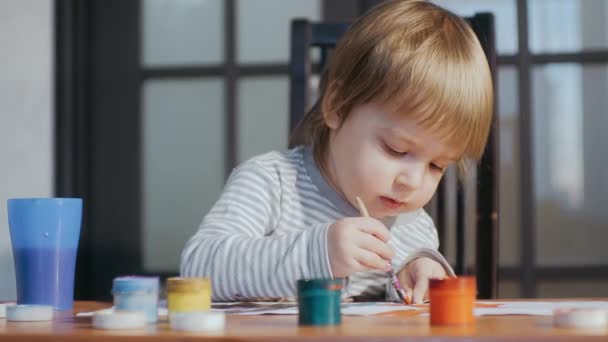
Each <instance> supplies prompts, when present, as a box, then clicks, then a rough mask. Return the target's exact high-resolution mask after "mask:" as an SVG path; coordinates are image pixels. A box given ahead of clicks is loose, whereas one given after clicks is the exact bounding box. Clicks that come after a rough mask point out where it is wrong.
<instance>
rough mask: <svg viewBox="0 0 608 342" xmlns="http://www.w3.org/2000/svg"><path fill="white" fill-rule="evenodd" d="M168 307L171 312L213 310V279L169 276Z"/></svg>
mask: <svg viewBox="0 0 608 342" xmlns="http://www.w3.org/2000/svg"><path fill="white" fill-rule="evenodd" d="M167 308H168V309H169V314H171V313H175V312H192V311H209V310H211V281H210V280H209V278H179V277H173V278H168V279H167Z"/></svg>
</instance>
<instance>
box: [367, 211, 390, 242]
mask: <svg viewBox="0 0 608 342" xmlns="http://www.w3.org/2000/svg"><path fill="white" fill-rule="evenodd" d="M363 220H365V221H364V222H361V226H360V227H359V230H361V231H362V232H364V233H367V234H370V235H373V236H375V237H377V238H378V239H380V240H382V241H384V242H386V241H388V239H389V238H390V237H391V232H390V231H389V230H388V228H386V226H385V225H384V224H383V223H382V222H380V221H378V220H376V219H375V218H371V217H365V218H363Z"/></svg>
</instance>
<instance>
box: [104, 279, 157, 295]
mask: <svg viewBox="0 0 608 342" xmlns="http://www.w3.org/2000/svg"><path fill="white" fill-rule="evenodd" d="M158 287H159V280H158V277H140V276H125V277H116V278H114V281H113V282H112V293H114V294H120V293H133V292H158Z"/></svg>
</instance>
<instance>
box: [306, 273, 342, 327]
mask: <svg viewBox="0 0 608 342" xmlns="http://www.w3.org/2000/svg"><path fill="white" fill-rule="evenodd" d="M342 283H343V279H310V280H304V279H301V280H298V311H299V315H298V324H300V325H316V326H322V325H339V324H340V323H341V322H342V318H341V316H342V314H341V311H340V303H341V298H342Z"/></svg>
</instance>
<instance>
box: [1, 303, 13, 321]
mask: <svg viewBox="0 0 608 342" xmlns="http://www.w3.org/2000/svg"><path fill="white" fill-rule="evenodd" d="M9 305H15V302H9V303H0V318H4V317H6V307H7V306H9Z"/></svg>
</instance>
